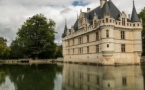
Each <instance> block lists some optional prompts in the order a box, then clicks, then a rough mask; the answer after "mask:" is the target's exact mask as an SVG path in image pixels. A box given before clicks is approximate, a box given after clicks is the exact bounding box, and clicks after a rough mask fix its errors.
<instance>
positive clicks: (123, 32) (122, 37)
mask: <svg viewBox="0 0 145 90" xmlns="http://www.w3.org/2000/svg"><path fill="white" fill-rule="evenodd" d="M121 39H125V31H121Z"/></svg>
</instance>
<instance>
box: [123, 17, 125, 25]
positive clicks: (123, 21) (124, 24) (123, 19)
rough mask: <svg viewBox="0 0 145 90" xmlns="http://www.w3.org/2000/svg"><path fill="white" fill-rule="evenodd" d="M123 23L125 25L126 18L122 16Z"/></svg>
mask: <svg viewBox="0 0 145 90" xmlns="http://www.w3.org/2000/svg"><path fill="white" fill-rule="evenodd" d="M122 25H123V26H125V18H122Z"/></svg>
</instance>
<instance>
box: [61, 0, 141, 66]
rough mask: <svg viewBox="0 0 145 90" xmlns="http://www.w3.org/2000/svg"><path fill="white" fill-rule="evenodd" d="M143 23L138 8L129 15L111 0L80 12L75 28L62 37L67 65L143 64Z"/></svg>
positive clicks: (66, 29)
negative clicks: (72, 63)
mask: <svg viewBox="0 0 145 90" xmlns="http://www.w3.org/2000/svg"><path fill="white" fill-rule="evenodd" d="M142 29H143V27H142V20H141V19H140V18H139V17H138V14H137V11H136V8H135V4H134V2H133V10H132V14H131V15H126V13H125V12H123V11H122V12H120V10H119V9H118V8H117V7H116V6H115V5H114V3H113V2H112V0H109V1H107V0H100V6H98V7H96V8H95V9H93V10H91V9H90V8H87V12H82V10H80V15H79V16H78V18H77V20H76V22H75V24H74V25H73V26H72V27H71V28H70V29H68V28H67V25H66V24H65V28H64V33H63V35H62V42H63V56H64V62H74V63H96V64H103V65H115V64H140V58H141V54H142V38H141V31H142Z"/></svg>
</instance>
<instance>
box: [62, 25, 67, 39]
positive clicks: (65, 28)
mask: <svg viewBox="0 0 145 90" xmlns="http://www.w3.org/2000/svg"><path fill="white" fill-rule="evenodd" d="M66 35H67V25H66V23H65V27H64V32H63V34H62V37H65V36H66Z"/></svg>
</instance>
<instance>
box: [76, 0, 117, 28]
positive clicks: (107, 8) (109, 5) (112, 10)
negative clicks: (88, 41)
mask: <svg viewBox="0 0 145 90" xmlns="http://www.w3.org/2000/svg"><path fill="white" fill-rule="evenodd" d="M94 13H96V15H97V16H98V18H99V19H102V18H103V17H104V15H105V14H106V13H108V14H110V16H111V17H112V18H114V19H116V20H118V18H119V16H120V11H119V9H118V8H117V7H116V6H115V5H114V4H113V2H112V1H111V0H109V1H107V0H106V2H105V4H104V6H103V7H102V8H100V6H98V7H96V8H95V9H93V10H92V11H90V12H88V13H86V12H83V14H84V16H85V17H86V18H87V20H88V21H89V23H90V24H92V23H93V17H94ZM77 23H78V20H77V21H76V23H75V24H74V30H77V29H78V24H77Z"/></svg>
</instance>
